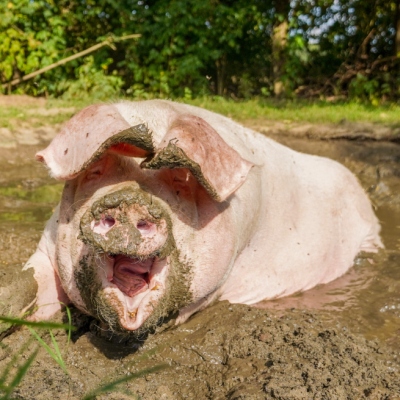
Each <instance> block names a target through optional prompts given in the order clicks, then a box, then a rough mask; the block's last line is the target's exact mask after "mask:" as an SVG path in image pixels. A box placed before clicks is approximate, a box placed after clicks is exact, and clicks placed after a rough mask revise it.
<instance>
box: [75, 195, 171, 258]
mask: <svg viewBox="0 0 400 400" xmlns="http://www.w3.org/2000/svg"><path fill="white" fill-rule="evenodd" d="M110 199H111V200H113V203H112V204H111V201H110ZM117 199H118V196H117V195H115V194H114V195H113V196H112V197H111V196H110V198H108V197H107V196H106V197H105V198H103V199H100V200H99V201H97V202H95V203H94V204H93V205H92V207H91V208H90V209H89V210H87V211H86V213H85V214H84V215H83V217H82V218H81V223H80V231H81V234H80V236H79V238H80V239H81V240H82V241H83V242H84V243H85V244H86V245H88V246H90V247H92V248H93V249H94V250H95V251H97V252H100V253H108V254H110V255H112V256H115V255H119V254H121V255H126V256H129V257H153V256H162V255H163V253H164V252H165V248H166V247H168V237H169V234H168V224H167V222H166V219H165V218H163V216H162V213H160V212H157V210H156V209H154V207H153V208H151V206H152V205H151V204H150V205H147V204H145V203H144V202H143V201H142V202H141V204H140V203H139V202H126V201H121V202H117V201H116V200H117ZM118 200H119V199H118Z"/></svg>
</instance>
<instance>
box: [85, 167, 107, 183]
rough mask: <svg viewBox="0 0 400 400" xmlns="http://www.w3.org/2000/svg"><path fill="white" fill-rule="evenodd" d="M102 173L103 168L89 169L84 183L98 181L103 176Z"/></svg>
mask: <svg viewBox="0 0 400 400" xmlns="http://www.w3.org/2000/svg"><path fill="white" fill-rule="evenodd" d="M103 172H104V168H102V167H101V166H98V167H96V168H93V169H90V170H89V171H87V172H86V175H85V181H93V180H96V179H99V178H100V177H101V176H102V175H103Z"/></svg>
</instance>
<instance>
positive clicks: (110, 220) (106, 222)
mask: <svg viewBox="0 0 400 400" xmlns="http://www.w3.org/2000/svg"><path fill="white" fill-rule="evenodd" d="M102 223H103V225H104V226H105V227H107V228H111V227H112V226H114V224H115V219H114V218H113V217H110V216H109V215H107V216H106V217H104V218H103V219H102Z"/></svg>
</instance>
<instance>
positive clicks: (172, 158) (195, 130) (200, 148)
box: [141, 115, 253, 201]
mask: <svg viewBox="0 0 400 400" xmlns="http://www.w3.org/2000/svg"><path fill="white" fill-rule="evenodd" d="M157 147H158V150H157V152H156V154H155V155H154V156H150V157H148V159H146V160H145V161H143V162H142V164H141V166H142V167H143V168H149V169H160V168H187V169H188V170H190V172H191V173H192V174H193V175H194V176H195V178H196V179H197V181H198V182H199V183H200V184H201V185H202V186H203V187H204V188H205V189H206V190H207V192H208V193H209V195H210V196H211V197H212V198H213V199H215V200H217V201H224V200H226V199H227V198H228V197H229V196H230V195H231V194H232V193H233V192H235V191H236V190H237V189H238V188H239V187H240V186H241V185H242V184H243V183H244V181H245V180H246V177H247V174H248V173H249V171H250V169H251V168H252V167H253V164H252V163H250V162H249V161H246V160H244V159H243V158H242V157H241V156H240V155H239V153H237V152H236V151H235V150H234V149H232V148H231V147H230V146H228V145H227V144H226V143H225V141H224V140H223V139H222V138H221V136H220V135H219V134H218V133H217V131H216V130H215V129H214V128H213V127H212V126H211V125H210V124H208V123H207V122H206V121H204V120H203V119H202V118H199V117H196V116H194V115H183V116H180V117H179V118H178V119H176V120H175V121H174V122H173V124H172V125H171V127H170V129H169V131H168V132H167V134H166V135H165V137H164V138H163V140H162V142H161V143H160V144H159V145H158V146H157Z"/></svg>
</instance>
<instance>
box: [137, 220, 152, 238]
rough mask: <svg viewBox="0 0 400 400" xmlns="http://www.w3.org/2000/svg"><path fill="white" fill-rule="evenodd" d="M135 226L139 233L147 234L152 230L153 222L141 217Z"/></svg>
mask: <svg viewBox="0 0 400 400" xmlns="http://www.w3.org/2000/svg"><path fill="white" fill-rule="evenodd" d="M136 228H137V230H138V231H139V232H140V233H141V234H148V233H151V232H152V231H153V230H154V224H153V223H151V222H149V221H146V220H144V219H141V220H139V221H138V223H137V224H136Z"/></svg>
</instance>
